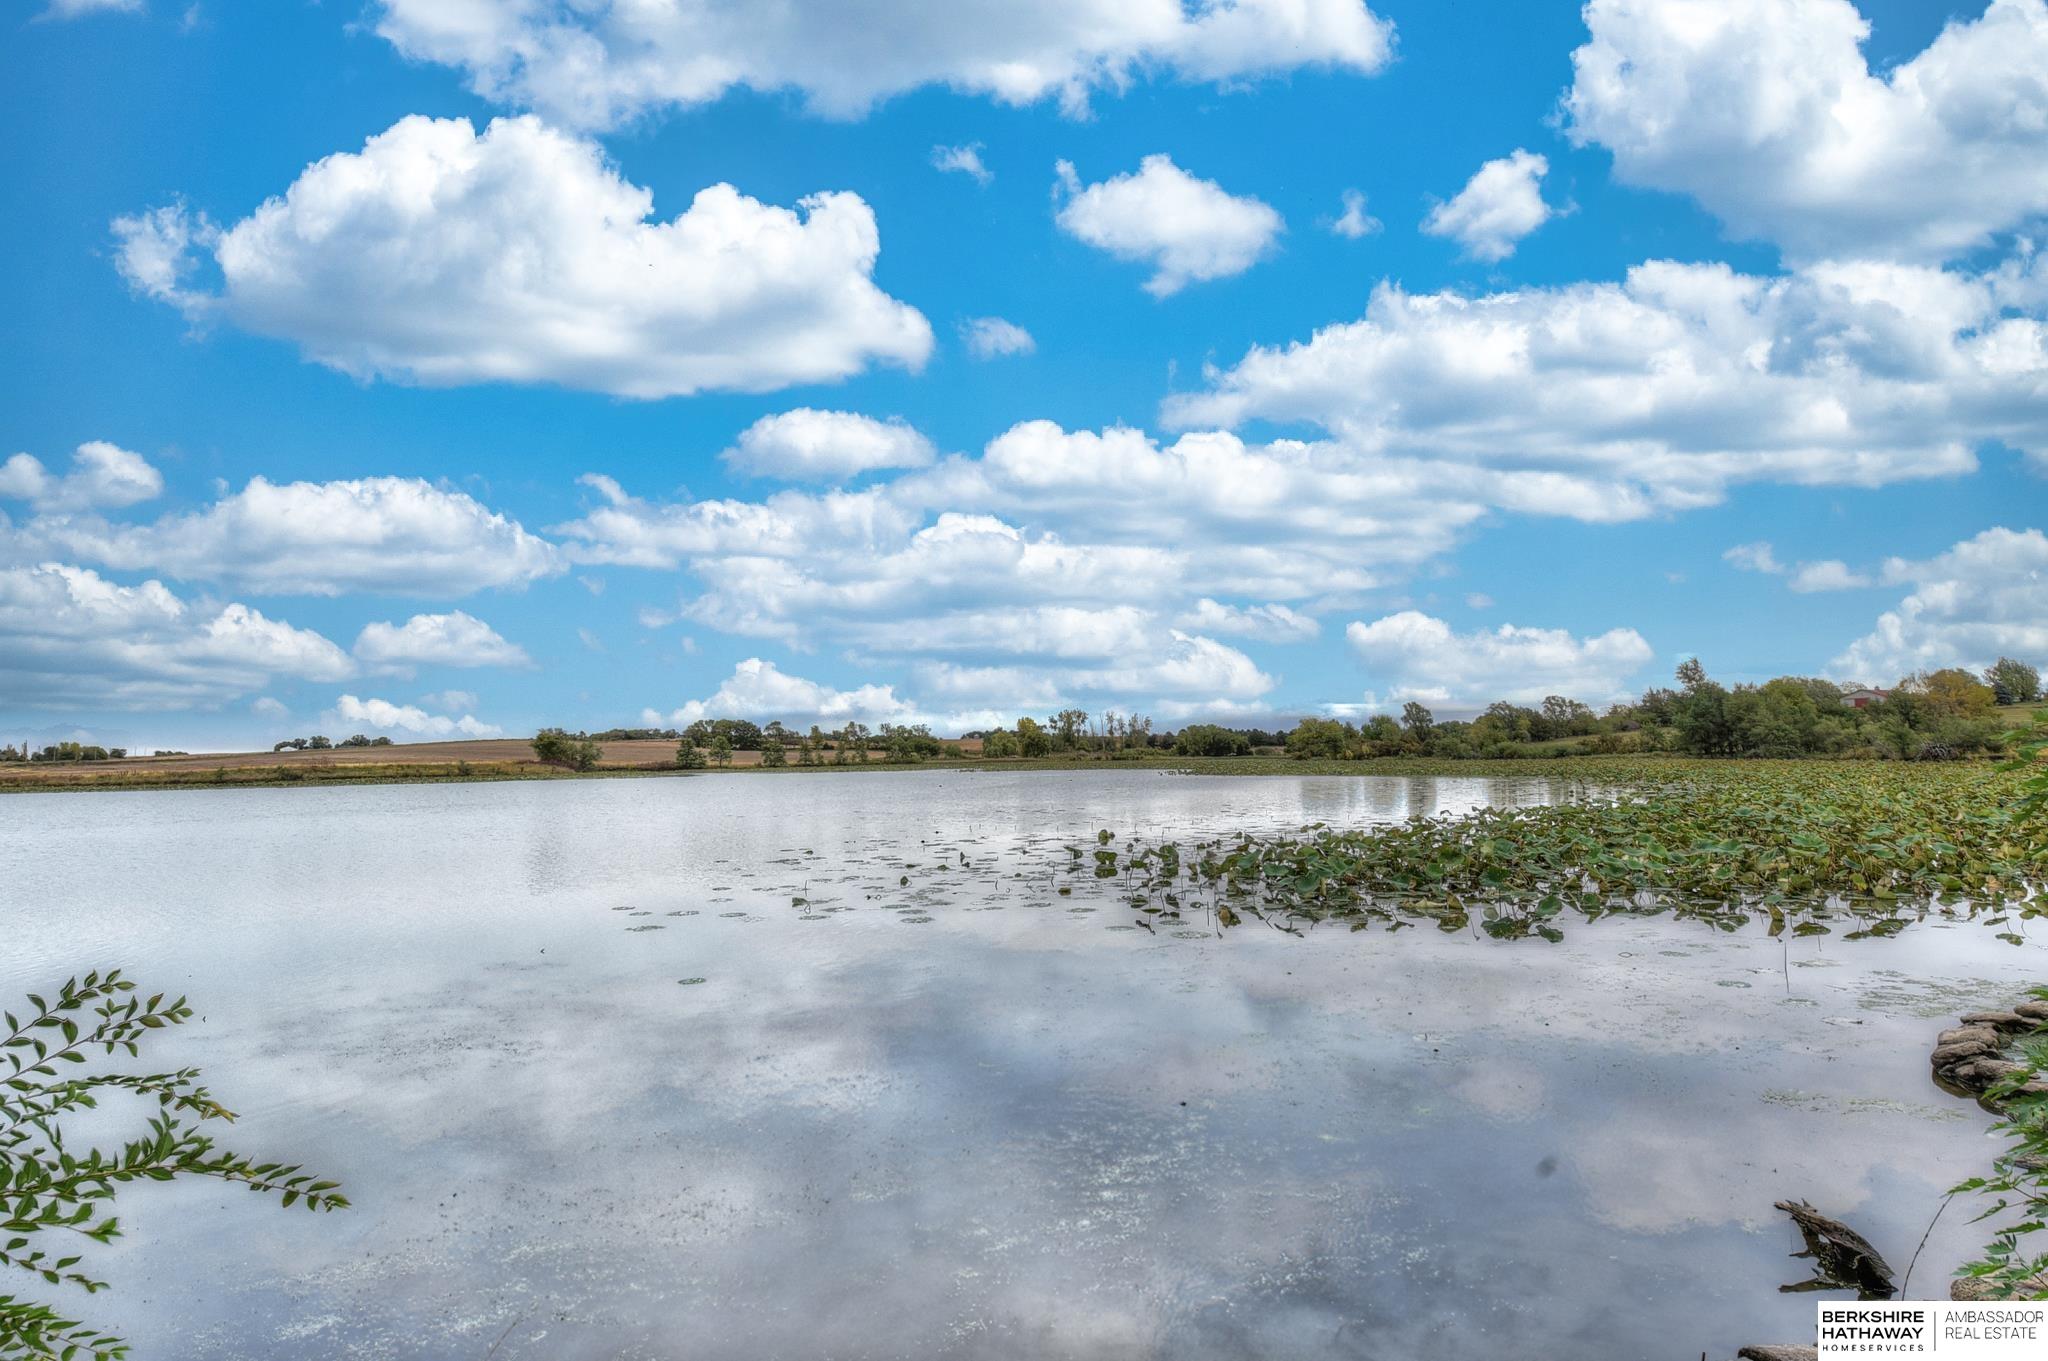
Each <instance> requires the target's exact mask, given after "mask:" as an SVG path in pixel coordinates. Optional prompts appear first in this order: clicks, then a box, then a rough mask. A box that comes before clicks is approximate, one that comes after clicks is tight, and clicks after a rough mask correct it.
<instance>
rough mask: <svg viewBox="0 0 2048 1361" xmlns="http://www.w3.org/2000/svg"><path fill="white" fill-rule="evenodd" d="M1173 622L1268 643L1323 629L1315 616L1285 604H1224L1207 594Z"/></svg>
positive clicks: (1303, 638)
mask: <svg viewBox="0 0 2048 1361" xmlns="http://www.w3.org/2000/svg"><path fill="white" fill-rule="evenodd" d="M1174 622H1175V623H1177V624H1179V625H1180V626H1181V627H1182V628H1187V629H1199V630H1200V631H1201V632H1203V633H1220V634H1224V635H1225V636H1229V637H1238V638H1257V639H1261V640H1263V641H1265V642H1269V643H1304V642H1307V641H1308V640H1309V639H1311V638H1313V637H1315V636H1316V635H1317V634H1318V633H1321V632H1322V625H1320V624H1318V623H1317V622H1316V621H1315V620H1314V619H1312V618H1310V617H1309V616H1308V615H1305V614H1302V613H1300V612H1299V611H1296V610H1291V609H1289V608H1287V606H1285V605H1225V604H1222V603H1220V602H1218V601H1215V600H1211V599H1209V598H1208V597H1207V596H1204V597H1202V598H1201V599H1200V600H1197V601H1196V602H1195V607H1194V608H1193V609H1191V610H1189V611H1188V612H1187V613H1185V614H1183V615H1181V617H1180V618H1179V619H1177V620H1175V621H1174Z"/></svg>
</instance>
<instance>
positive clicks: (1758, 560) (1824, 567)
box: [1721, 543, 1871, 595]
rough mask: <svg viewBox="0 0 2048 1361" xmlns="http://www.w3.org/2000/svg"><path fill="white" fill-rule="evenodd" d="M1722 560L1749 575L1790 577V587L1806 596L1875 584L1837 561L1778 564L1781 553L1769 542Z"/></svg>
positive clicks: (1751, 545) (1734, 550)
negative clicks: (1789, 564) (1749, 573)
mask: <svg viewBox="0 0 2048 1361" xmlns="http://www.w3.org/2000/svg"><path fill="white" fill-rule="evenodd" d="M1721 556H1722V558H1723V559H1725V560H1726V561H1728V562H1731V563H1733V564H1734V565H1735V566H1737V567H1740V568H1741V569H1742V570H1743V571H1745V572H1762V573H1764V574H1765V575H1767V576H1778V577H1786V578H1788V580H1787V581H1786V583H1785V584H1786V585H1787V586H1789V587H1791V588H1792V589H1793V590H1795V591H1797V592H1799V593H1800V594H1802V595H1808V594H1811V593H1813V592H1815V591H1847V590H1853V589H1855V588H1856V587H1859V586H1868V585H1870V584H1871V581H1870V578H1869V577H1867V576H1865V575H1863V574H1862V573H1861V572H1858V571H1855V570H1854V569H1853V568H1851V567H1850V566H1849V564H1848V563H1846V562H1842V561H1839V560H1838V559H1835V558H1825V559H1822V560H1821V561H1819V562H1800V563H1794V564H1793V565H1792V566H1790V567H1787V566H1786V565H1785V564H1784V563H1782V562H1779V561H1778V554H1777V550H1776V549H1774V548H1772V547H1771V545H1769V544H1767V543H1739V544H1737V545H1735V547H1733V548H1731V549H1729V550H1728V551H1727V552H1725V553H1723V554H1722V555H1721Z"/></svg>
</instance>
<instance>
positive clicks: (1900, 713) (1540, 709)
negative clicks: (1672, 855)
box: [1287, 658, 2041, 760]
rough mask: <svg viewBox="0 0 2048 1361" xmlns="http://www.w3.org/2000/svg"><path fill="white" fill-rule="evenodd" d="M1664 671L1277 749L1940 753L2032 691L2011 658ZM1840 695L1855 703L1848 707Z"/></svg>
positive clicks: (1313, 724) (1332, 754) (1367, 725)
mask: <svg viewBox="0 0 2048 1361" xmlns="http://www.w3.org/2000/svg"><path fill="white" fill-rule="evenodd" d="M1675 679H1676V681H1677V685H1676V687H1675V688H1671V687H1657V688H1653V689H1651V690H1648V691H1646V692H1644V694H1643V695H1642V696H1641V697H1640V698H1638V699H1636V700H1635V701H1633V702H1628V703H1621V704H1614V705H1610V706H1609V707H1608V709H1607V710H1606V712H1604V713H1598V714H1596V713H1595V712H1594V711H1593V709H1592V708H1591V707H1590V706H1588V705H1586V704H1583V703H1581V702H1579V701H1578V700H1574V699H1569V698H1567V697H1565V696H1562V695H1551V696H1549V697H1547V698H1545V699H1544V700H1543V702H1542V703H1541V704H1540V705H1537V706H1534V707H1529V706H1525V705H1518V704H1510V703H1507V702H1505V701H1503V702H1500V703H1496V704H1493V705H1490V706H1488V707H1487V709H1486V710H1485V711H1484V712H1482V713H1481V714H1480V715H1479V716H1478V717H1476V718H1474V719H1471V720H1469V721H1464V720H1450V721H1442V722H1440V721H1438V720H1437V719H1436V718H1435V717H1434V715H1432V714H1431V713H1430V711H1429V709H1428V708H1426V707H1425V706H1423V705H1422V704H1419V703H1415V702H1413V701H1411V702H1409V703H1407V704H1405V705H1403V706H1402V710H1401V716H1400V717H1399V718H1398V719H1396V718H1393V717H1391V716H1389V715H1385V714H1381V715H1375V716H1374V717H1372V718H1370V719H1368V720H1366V721H1365V722H1363V723H1361V724H1356V725H1354V724H1351V723H1343V722H1338V721H1336V720H1334V719H1321V718H1309V719H1303V720H1302V721H1301V722H1300V723H1299V724H1297V725H1296V726H1295V728H1294V730H1293V731H1292V732H1290V733H1288V735H1287V754H1288V755H1290V756H1293V757H1296V758H1298V759H1302V760H1308V759H1314V758H1320V759H1326V760H1347V759H1349V760H1357V759H1367V758H1371V757H1375V756H1399V755H1427V756H1439V757H1449V758H1454V759H1455V758H1460V757H1500V756H1513V755H1524V754H1527V753H1528V752H1529V750H1530V748H1531V747H1533V746H1536V745H1537V744H1543V745H1544V748H1545V749H1547V750H1549V751H1550V752H1552V753H1553V754H1556V755H1560V756H1569V755H1588V754H1591V755H1597V754H1606V753H1619V752H1646V751H1648V752H1654V751H1669V752H1681V753H1685V754H1687V755H1693V756H1726V757H1778V758H1792V757H1809V756H1840V757H1846V756H1866V757H1885V758H1891V759H1897V760H1947V759H1953V758H1956V757H1962V756H1968V755H1971V754H1973V753H1976V752H1983V751H1995V750H1998V749H1999V747H2000V746H2001V743H2002V739H2003V736H2004V734H2005V732H2006V730H2007V729H2008V728H2010V727H2011V726H2012V724H2011V723H2010V721H2008V720H2006V719H2003V718H2001V717H1999V716H1998V715H1997V714H1996V713H1995V712H1994V710H1995V709H1996V708H1997V707H1998V706H2000V705H2001V704H2027V703H2031V702H2033V701H2035V700H2037V699H2039V698H2041V680H2040V675H2039V673H2038V672H2037V671H2036V670H2035V669H2034V668H2033V667H2031V666H2028V665H2026V664H2025V663H2022V662H2017V661H2014V660H2012V659H2011V658H2001V659H2000V660H1999V662H1998V663H1997V664H1996V665H1995V666H1992V667H1990V668H1989V669H1988V670H1986V671H1985V673H1984V675H1983V676H1982V677H1981V678H1980V677H1978V676H1974V675H1971V674H1970V673H1969V672H1967V671H1963V670H1961V669H1959V668H1948V669H1945V670H1940V671H1931V672H1917V673H1915V674H1913V675H1911V676H1907V677H1906V678H1904V679H1903V680H1901V681H1900V682H1899V683H1898V684H1897V685H1895V686H1893V687H1892V688H1891V689H1890V690H1888V691H1868V692H1866V691H1864V690H1863V688H1862V687H1859V686H1842V685H1838V684H1836V683H1835V682H1834V681H1830V680H1822V679H1819V678H1816V677H1808V676H1780V677H1778V678H1777V679H1775V680H1770V681H1766V682H1764V683H1763V684H1761V685H1747V684H1738V685H1733V686H1727V685H1722V684H1721V683H1720V682H1718V681H1716V680H1714V679H1712V678H1711V677H1710V676H1708V674H1707V671H1706V668H1705V667H1704V666H1702V665H1701V664H1700V662H1699V660H1698V659H1697V658H1694V659H1691V660H1688V661H1686V662H1685V663H1683V664H1682V665H1680V666H1679V668H1678V671H1677V675H1676V677H1675ZM1851 694H1858V695H1864V696H1865V701H1866V702H1865V703H1863V704H1862V705H1861V706H1860V707H1859V706H1853V705H1851V704H1850V703H1849V702H1848V700H1847V696H1849V695H1851ZM1567 739H1577V740H1575V741H1573V740H1567Z"/></svg>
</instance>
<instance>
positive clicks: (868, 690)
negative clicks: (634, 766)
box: [641, 657, 912, 728]
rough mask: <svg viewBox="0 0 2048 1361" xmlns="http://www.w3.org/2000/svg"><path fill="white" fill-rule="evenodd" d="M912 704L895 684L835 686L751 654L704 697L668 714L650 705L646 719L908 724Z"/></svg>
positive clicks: (665, 721) (651, 721)
mask: <svg viewBox="0 0 2048 1361" xmlns="http://www.w3.org/2000/svg"><path fill="white" fill-rule="evenodd" d="M911 714H912V706H911V705H909V704H907V703H905V702H904V701H903V700H900V699H898V698H897V697H896V691H895V689H894V687H892V686H887V685H863V686H861V687H859V688H858V689H855V690H834V689H832V688H831V687H830V686H826V685H820V684H818V683H817V682H816V681H809V680H805V679H804V678H802V677H801V676H791V675H788V674H786V673H784V672H782V671H779V670H777V669H776V666H775V663H773V662H768V661H763V660H761V658H759V657H749V658H747V659H746V660H745V661H743V662H741V663H740V664H739V665H738V666H736V667H734V668H733V672H732V675H730V676H728V677H727V678H726V680H725V683H724V684H723V685H721V686H719V687H718V689H717V690H716V691H714V692H713V693H711V694H710V695H708V696H706V697H705V698H703V699H693V700H689V701H686V702H685V703H684V704H683V705H681V706H680V707H679V708H676V709H673V710H671V711H669V712H668V713H667V714H663V713H661V712H660V711H659V710H655V709H648V710H646V711H645V712H644V713H643V714H642V716H641V721H642V722H645V723H649V724H667V725H669V726H671V727H677V728H682V727H688V726H689V725H690V724H692V723H695V722H697V721H698V720H700V719H707V718H750V717H751V718H780V719H781V720H782V721H783V722H785V723H788V724H791V725H793V726H803V725H807V724H811V723H839V724H845V723H849V722H859V723H870V724H874V723H903V722H909V721H911Z"/></svg>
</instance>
